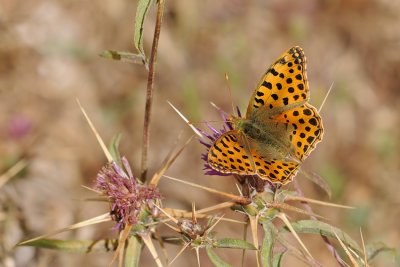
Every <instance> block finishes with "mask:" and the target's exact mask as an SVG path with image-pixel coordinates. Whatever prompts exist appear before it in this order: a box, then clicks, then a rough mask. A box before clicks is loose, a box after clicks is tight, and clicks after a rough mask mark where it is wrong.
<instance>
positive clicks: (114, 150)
mask: <svg viewBox="0 0 400 267" xmlns="http://www.w3.org/2000/svg"><path fill="white" fill-rule="evenodd" d="M121 138H122V134H121V133H117V134H116V135H114V136H113V138H112V139H111V142H110V145H109V146H108V150H109V151H110V154H111V156H112V158H113V160H114V161H115V162H116V163H117V164H118V165H119V166H122V162H121V155H120V153H119V150H118V147H119V142H120V141H121Z"/></svg>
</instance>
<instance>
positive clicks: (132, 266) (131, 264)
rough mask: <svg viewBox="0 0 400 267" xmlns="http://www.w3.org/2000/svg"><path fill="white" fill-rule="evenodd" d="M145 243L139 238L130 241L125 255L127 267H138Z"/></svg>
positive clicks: (133, 237) (131, 238) (134, 237)
mask: <svg viewBox="0 0 400 267" xmlns="http://www.w3.org/2000/svg"><path fill="white" fill-rule="evenodd" d="M142 246H143V243H142V242H141V241H140V239H139V238H138V237H137V236H131V237H129V239H128V246H127V248H126V250H125V251H126V253H125V267H138V266H139V260H140V254H141V252H142Z"/></svg>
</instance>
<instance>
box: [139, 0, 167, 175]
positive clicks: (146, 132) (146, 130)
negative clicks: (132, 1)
mask: <svg viewBox="0 0 400 267" xmlns="http://www.w3.org/2000/svg"><path fill="white" fill-rule="evenodd" d="M164 5H165V0H159V1H158V8H157V19H156V25H155V29H154V38H153V44H152V47H151V54H150V61H149V76H148V79H147V91H146V107H145V113H144V126H143V143H142V164H141V175H140V178H141V180H142V181H145V180H146V176H147V170H148V166H147V161H148V160H147V158H148V151H149V140H150V118H151V107H152V103H153V89H154V75H155V63H156V58H157V48H158V40H159V38H160V31H161V23H162V18H163V14H164Z"/></svg>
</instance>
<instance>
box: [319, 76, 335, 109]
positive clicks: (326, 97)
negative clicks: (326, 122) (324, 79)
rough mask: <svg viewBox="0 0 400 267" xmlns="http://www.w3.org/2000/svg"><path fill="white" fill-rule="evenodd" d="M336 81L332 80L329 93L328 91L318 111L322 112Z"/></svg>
mask: <svg viewBox="0 0 400 267" xmlns="http://www.w3.org/2000/svg"><path fill="white" fill-rule="evenodd" d="M334 83H335V82H332V84H331V87H329V90H328V93H326V95H325V98H324V100H323V101H322V103H321V106H320V107H319V109H318V112H321V109H322V107H323V106H324V105H325V102H326V100H327V99H328V96H329V94H330V93H331V90H332V88H333V84H334Z"/></svg>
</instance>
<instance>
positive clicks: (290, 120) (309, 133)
mask: <svg viewBox="0 0 400 267" xmlns="http://www.w3.org/2000/svg"><path fill="white" fill-rule="evenodd" d="M275 119H276V120H277V121H280V122H283V123H286V124H288V125H292V126H293V131H292V133H291V134H290V142H291V144H292V148H293V150H294V151H293V154H294V157H295V158H297V159H299V160H301V161H302V160H304V159H305V158H306V157H307V156H308V155H309V154H310V153H311V151H312V150H313V149H314V147H315V146H316V145H317V144H318V143H319V142H320V141H321V140H322V135H323V126H322V119H321V117H320V115H319V114H318V111H317V109H316V108H315V107H313V106H312V105H310V104H308V103H307V104H304V105H302V106H299V107H296V108H293V109H291V110H287V111H285V112H283V113H282V114H281V115H279V116H277V117H276V118H275Z"/></svg>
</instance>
